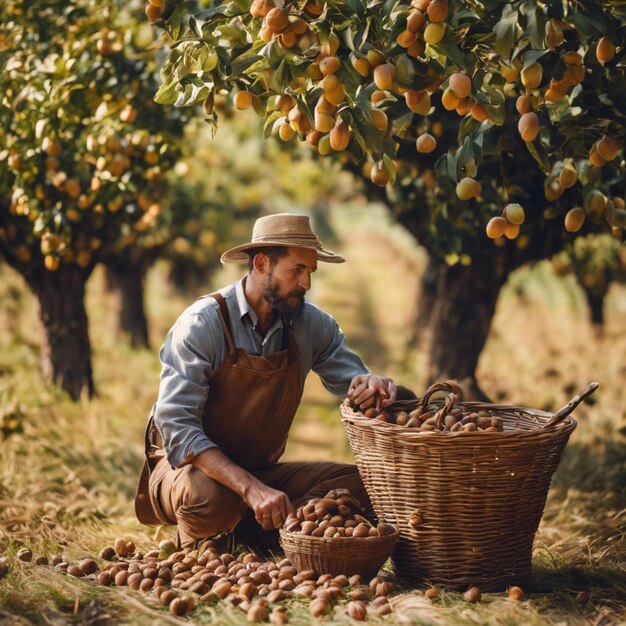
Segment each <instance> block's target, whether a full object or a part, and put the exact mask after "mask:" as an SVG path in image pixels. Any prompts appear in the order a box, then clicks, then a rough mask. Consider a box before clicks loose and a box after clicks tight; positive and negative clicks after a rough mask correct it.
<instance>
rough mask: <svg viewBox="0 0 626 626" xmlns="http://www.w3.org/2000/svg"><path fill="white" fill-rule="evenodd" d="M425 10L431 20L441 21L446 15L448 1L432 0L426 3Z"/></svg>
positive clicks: (434, 21)
mask: <svg viewBox="0 0 626 626" xmlns="http://www.w3.org/2000/svg"><path fill="white" fill-rule="evenodd" d="M426 12H427V13H428V19H429V20H430V21H431V22H433V23H440V22H443V21H445V19H446V18H447V17H448V3H447V2H444V0H433V1H432V2H430V4H429V5H428V8H427V9H426Z"/></svg>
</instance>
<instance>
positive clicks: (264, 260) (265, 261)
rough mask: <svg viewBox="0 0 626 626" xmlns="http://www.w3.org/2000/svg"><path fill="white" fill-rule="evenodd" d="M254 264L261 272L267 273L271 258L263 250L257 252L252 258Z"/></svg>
mask: <svg viewBox="0 0 626 626" xmlns="http://www.w3.org/2000/svg"><path fill="white" fill-rule="evenodd" d="M252 265H253V267H254V269H255V270H256V271H257V272H259V274H265V273H267V270H268V268H269V266H270V258H269V257H268V256H267V254H264V253H263V252H257V253H256V254H255V255H254V259H253V260H252Z"/></svg>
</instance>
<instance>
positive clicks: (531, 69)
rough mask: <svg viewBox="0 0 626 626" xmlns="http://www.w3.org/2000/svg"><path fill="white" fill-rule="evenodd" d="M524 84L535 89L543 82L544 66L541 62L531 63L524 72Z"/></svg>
mask: <svg viewBox="0 0 626 626" xmlns="http://www.w3.org/2000/svg"><path fill="white" fill-rule="evenodd" d="M521 74H522V85H524V87H528V89H535V88H536V87H539V85H540V84H541V79H542V78H543V68H542V67H541V65H540V64H539V63H533V64H531V65H529V66H528V67H527V68H526V69H523V70H522V72H521Z"/></svg>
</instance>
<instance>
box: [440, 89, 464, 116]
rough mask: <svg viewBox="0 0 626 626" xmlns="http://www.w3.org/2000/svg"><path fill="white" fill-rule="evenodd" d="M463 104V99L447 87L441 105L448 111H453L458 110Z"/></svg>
mask: <svg viewBox="0 0 626 626" xmlns="http://www.w3.org/2000/svg"><path fill="white" fill-rule="evenodd" d="M460 102H461V98H459V97H458V96H457V95H456V94H455V93H454V91H452V89H450V87H447V88H446V89H445V90H444V92H443V94H442V95H441V104H442V105H443V108H444V109H446V110H447V111H453V110H454V109H456V108H457V107H458V106H459V104H460Z"/></svg>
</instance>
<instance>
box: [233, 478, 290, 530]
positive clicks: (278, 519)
mask: <svg viewBox="0 0 626 626" xmlns="http://www.w3.org/2000/svg"><path fill="white" fill-rule="evenodd" d="M244 499H245V501H246V504H247V505H248V506H249V507H250V508H251V509H252V510H253V511H254V516H255V517H256V521H257V522H259V524H260V525H261V527H262V528H263V530H272V529H274V528H280V527H281V526H282V525H283V523H284V522H285V520H286V519H287V515H289V513H294V512H295V509H294V508H293V505H292V504H291V501H290V500H289V497H288V496H287V494H286V493H283V492H282V491H278V490H276V489H272V488H271V487H268V486H267V485H265V484H263V483H262V482H260V481H256V482H255V483H253V484H252V485H250V487H249V488H248V489H247V490H246V493H245V494H244Z"/></svg>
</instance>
